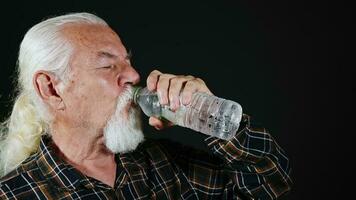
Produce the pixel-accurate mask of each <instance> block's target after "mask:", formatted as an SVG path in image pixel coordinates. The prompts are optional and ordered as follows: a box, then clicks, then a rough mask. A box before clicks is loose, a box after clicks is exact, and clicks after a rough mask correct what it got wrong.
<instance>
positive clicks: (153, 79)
mask: <svg viewBox="0 0 356 200" xmlns="http://www.w3.org/2000/svg"><path fill="white" fill-rule="evenodd" d="M161 74H162V72H160V71H158V70H153V71H152V72H151V73H150V75H148V77H147V82H146V84H147V88H148V90H150V91H153V90H156V88H157V82H158V79H159V76H160V75H161Z"/></svg>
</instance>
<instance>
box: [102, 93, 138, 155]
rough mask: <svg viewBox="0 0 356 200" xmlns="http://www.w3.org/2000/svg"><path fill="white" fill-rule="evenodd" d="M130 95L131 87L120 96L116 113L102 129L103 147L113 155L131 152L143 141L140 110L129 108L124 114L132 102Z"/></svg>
mask: <svg viewBox="0 0 356 200" xmlns="http://www.w3.org/2000/svg"><path fill="white" fill-rule="evenodd" d="M132 95H133V90H132V87H129V88H127V89H126V90H125V91H124V92H123V93H122V95H120V97H119V98H118V102H117V107H116V111H115V113H114V114H113V115H112V116H111V117H110V119H109V121H108V122H107V124H106V126H105V128H104V139H105V145H106V147H107V148H108V149H109V150H110V151H112V152H113V153H127V152H130V151H133V150H135V149H136V147H137V146H138V144H140V143H141V142H143V141H144V135H143V132H142V126H141V112H140V110H139V109H138V108H136V107H132V106H131V107H130V108H129V113H128V116H126V114H125V112H126V110H125V109H126V108H125V107H127V105H128V104H131V102H132Z"/></svg>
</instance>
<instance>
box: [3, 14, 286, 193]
mask: <svg viewBox="0 0 356 200" xmlns="http://www.w3.org/2000/svg"><path fill="white" fill-rule="evenodd" d="M18 67H19V69H18V71H19V77H18V83H19V94H18V97H17V99H16V101H15V104H14V107H13V111H12V113H11V116H10V118H9V120H8V121H7V122H6V128H4V129H2V134H1V135H2V139H1V143H0V153H1V154H0V170H1V176H2V178H1V179H0V199H275V198H277V197H279V196H281V195H283V194H285V193H286V192H287V191H289V190H290V185H291V180H290V164H289V161H288V158H287V157H286V156H285V153H284V152H283V150H282V149H281V148H280V147H279V146H278V145H277V144H276V143H275V141H274V140H273V138H272V137H271V136H270V135H269V134H268V133H267V132H266V131H265V129H263V128H257V127H254V126H253V125H252V123H251V122H250V118H249V117H248V116H247V115H244V116H243V119H242V122H241V127H240V129H239V131H238V132H237V133H236V135H235V136H234V138H233V139H231V140H230V141H224V140H221V139H218V138H214V137H207V138H206V139H205V142H206V144H207V147H208V149H210V150H211V152H210V153H205V152H202V151H198V150H194V149H191V148H188V147H184V146H183V145H178V144H169V143H165V142H159V141H152V140H146V141H144V137H143V133H142V131H141V126H140V118H139V114H140V112H139V110H138V108H137V106H135V105H133V103H132V86H133V85H136V84H137V83H138V82H139V79H140V77H139V75H138V73H137V72H136V71H135V69H134V68H133V66H132V65H131V63H130V57H129V55H128V53H127V51H126V49H125V47H124V45H123V44H122V42H121V40H120V38H119V37H118V35H117V34H116V33H115V32H114V31H113V30H112V29H111V28H110V27H109V26H108V25H107V24H106V23H105V22H104V21H103V20H102V19H100V18H98V17H97V16H95V15H92V14H89V13H74V14H67V15H63V16H59V17H54V18H50V19H47V20H45V21H43V22H41V23H39V24H37V25H35V26H34V27H32V28H31V29H30V30H29V31H28V32H27V34H26V35H25V37H24V39H23V41H22V43H21V47H20V52H19V60H18ZM147 87H148V89H149V90H151V91H157V93H158V94H159V97H160V98H159V99H160V102H161V103H162V104H170V105H171V106H172V107H173V108H174V109H176V108H177V107H179V95H180V94H184V95H183V98H182V101H183V102H185V103H186V104H189V102H190V98H191V96H192V94H193V93H194V92H205V93H211V92H210V91H209V89H208V88H207V86H206V85H205V83H204V82H203V81H202V80H201V79H199V78H195V77H192V76H176V75H172V74H163V73H161V72H159V71H157V70H154V71H152V73H151V74H150V75H149V77H148V78H147ZM149 123H150V124H151V125H152V126H154V127H156V128H157V129H161V128H164V127H165V126H167V124H165V123H163V122H162V121H160V120H159V119H157V118H154V117H151V118H150V120H149ZM168 126H169V125H168Z"/></svg>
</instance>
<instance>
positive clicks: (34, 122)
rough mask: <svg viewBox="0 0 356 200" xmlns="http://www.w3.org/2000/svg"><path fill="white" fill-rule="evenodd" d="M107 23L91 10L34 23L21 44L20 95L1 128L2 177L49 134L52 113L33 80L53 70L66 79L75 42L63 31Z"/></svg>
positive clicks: (19, 64)
mask: <svg viewBox="0 0 356 200" xmlns="http://www.w3.org/2000/svg"><path fill="white" fill-rule="evenodd" d="M83 23H86V24H98V25H107V24H106V22H105V21H104V20H102V19H101V18H99V17H97V16H95V15H93V14H89V13H70V14H66V15H62V16H58V17H53V18H49V19H47V20H44V21H42V22H40V23H38V24H36V25H35V26H33V27H32V28H31V29H30V30H29V31H28V32H27V33H26V35H25V37H24V39H23V40H22V43H21V45H20V51H19V57H18V66H17V75H18V80H17V91H18V94H17V97H16V99H15V102H14V106H13V109H12V112H11V115H10V117H9V118H8V119H7V120H6V121H5V122H3V123H2V124H1V127H0V177H2V176H4V175H6V174H7V173H9V172H10V171H12V170H14V169H15V168H16V167H17V166H19V165H20V164H21V162H22V161H24V160H25V159H26V158H28V157H29V156H30V155H31V154H33V153H34V152H36V150H37V149H38V146H39V141H40V138H41V135H43V134H47V133H48V126H49V121H50V119H51V116H50V115H49V113H48V111H47V108H46V106H45V105H44V103H43V102H42V100H41V99H40V97H39V96H38V95H37V93H36V91H35V88H34V85H33V83H32V79H33V75H34V74H35V73H36V71H38V70H45V71H50V72H53V73H54V74H55V75H57V76H58V77H59V78H60V79H62V80H63V81H65V77H66V75H67V73H68V69H69V66H68V65H69V60H70V57H71V54H72V49H73V47H72V45H71V44H70V43H69V42H68V40H67V39H66V38H65V37H64V36H63V34H62V32H61V30H62V29H63V27H64V25H67V24H83Z"/></svg>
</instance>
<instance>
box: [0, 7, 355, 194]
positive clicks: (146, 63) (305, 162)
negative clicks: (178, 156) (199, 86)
mask: <svg viewBox="0 0 356 200" xmlns="http://www.w3.org/2000/svg"><path fill="white" fill-rule="evenodd" d="M346 7H347V6H346V5H343V3H342V2H338V3H333V2H326V1H320V2H316V1H304V2H303V1H296V2H286V1H282V0H278V1H273V2H270V1H268V2H258V1H254V0H252V1H239V2H234V1H216V2H206V1H201V2H182V1H179V2H178V1H175V2H173V1H172V2H168V1H166V2H164V1H162V2H157V1H155V2H147V1H146V2H145V1H141V2H139V1H130V2H128V1H120V0H117V1H110V2H109V1H97V2H95V3H90V2H88V1H75V2H74V1H73V2H72V3H64V2H63V1H57V2H49V3H41V4H40V3H38V4H35V3H33V2H30V3H20V2H17V3H14V5H13V6H2V7H1V10H2V12H1V13H0V16H1V19H2V20H1V27H2V28H1V31H0V34H1V37H0V41H1V43H0V44H1V48H0V49H1V54H0V56H1V86H0V90H1V93H0V94H1V96H0V106H1V107H0V108H1V113H0V117H1V119H2V120H4V119H5V118H6V116H8V112H9V111H10V109H11V97H12V96H13V93H14V92H13V86H14V84H13V77H14V66H15V64H16V58H17V52H18V47H19V44H20V42H21V40H22V37H23V35H24V34H25V32H26V31H27V30H28V29H29V28H30V27H31V26H32V25H34V24H35V23H37V22H39V21H40V20H42V19H44V18H45V17H46V16H51V15H59V14H64V13H68V12H79V11H86V12H92V13H95V14H97V15H98V16H100V17H102V18H103V19H105V20H106V21H107V22H108V23H109V24H110V25H111V26H112V28H113V29H114V30H116V31H117V32H118V33H119V35H120V37H121V38H122V40H123V41H124V43H125V45H126V47H127V48H128V49H131V51H132V52H133V64H134V66H135V67H136V69H137V70H138V72H139V73H140V74H141V80H142V83H144V80H145V78H146V77H147V75H148V74H149V72H150V71H152V70H153V69H159V70H161V71H163V72H168V73H174V74H192V75H194V76H198V77H201V78H202V79H203V80H205V81H206V83H207V85H208V86H209V87H210V88H211V90H212V91H213V93H214V94H215V95H217V96H220V97H224V98H228V99H232V100H235V101H237V102H239V103H241V104H242V106H243V108H244V111H245V112H246V113H248V114H250V115H252V116H253V117H254V118H255V120H257V121H258V122H260V123H261V124H263V125H264V126H265V127H266V128H267V129H268V130H270V132H271V133H272V134H273V135H274V137H275V138H276V140H277V141H278V142H279V144H280V145H281V146H282V147H283V148H284V149H285V150H286V151H287V153H288V155H289V156H290V157H291V161H292V165H293V179H294V182H295V185H294V187H293V191H292V192H291V194H290V195H289V196H288V198H287V199H321V198H326V199H329V198H330V199H333V198H335V199H342V197H346V194H347V193H349V192H350V191H349V190H350V189H352V184H350V185H349V184H348V183H346V182H345V181H346V180H347V179H351V177H352V176H353V172H352V171H353V170H354V167H353V165H351V163H350V160H351V159H352V156H351V153H352V143H351V142H352V141H351V134H352V133H353V129H352V127H353V126H352V125H353V124H352V122H351V119H352V117H351V114H352V113H353V107H352V106H351V103H352V102H353V99H352V98H351V94H352V93H354V91H355V87H354V84H353V81H352V77H353V75H352V73H351V72H348V68H351V67H352V66H353V65H354V64H348V65H346V61H345V59H346V58H347V57H350V56H351V55H350V54H351V53H347V52H346V50H345V46H346V45H347V44H348V43H350V40H349V39H347V38H346V33H347V31H348V30H349V29H350V28H351V27H352V25H353V24H352V23H351V16H352V13H351V12H349V11H348V10H347V9H344V8H346ZM350 52H352V51H350ZM145 121H147V118H145ZM145 129H146V132H148V133H149V134H148V136H149V137H169V138H171V139H173V140H176V141H180V142H183V143H187V144H190V145H195V146H197V147H201V146H202V142H201V135H199V134H196V133H193V132H191V131H189V130H186V129H182V128H177V127H175V128H172V129H170V130H165V131H163V132H162V133H160V134H158V133H157V131H155V130H154V129H153V128H151V127H148V126H145ZM352 182H353V181H352V179H351V183H352Z"/></svg>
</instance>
